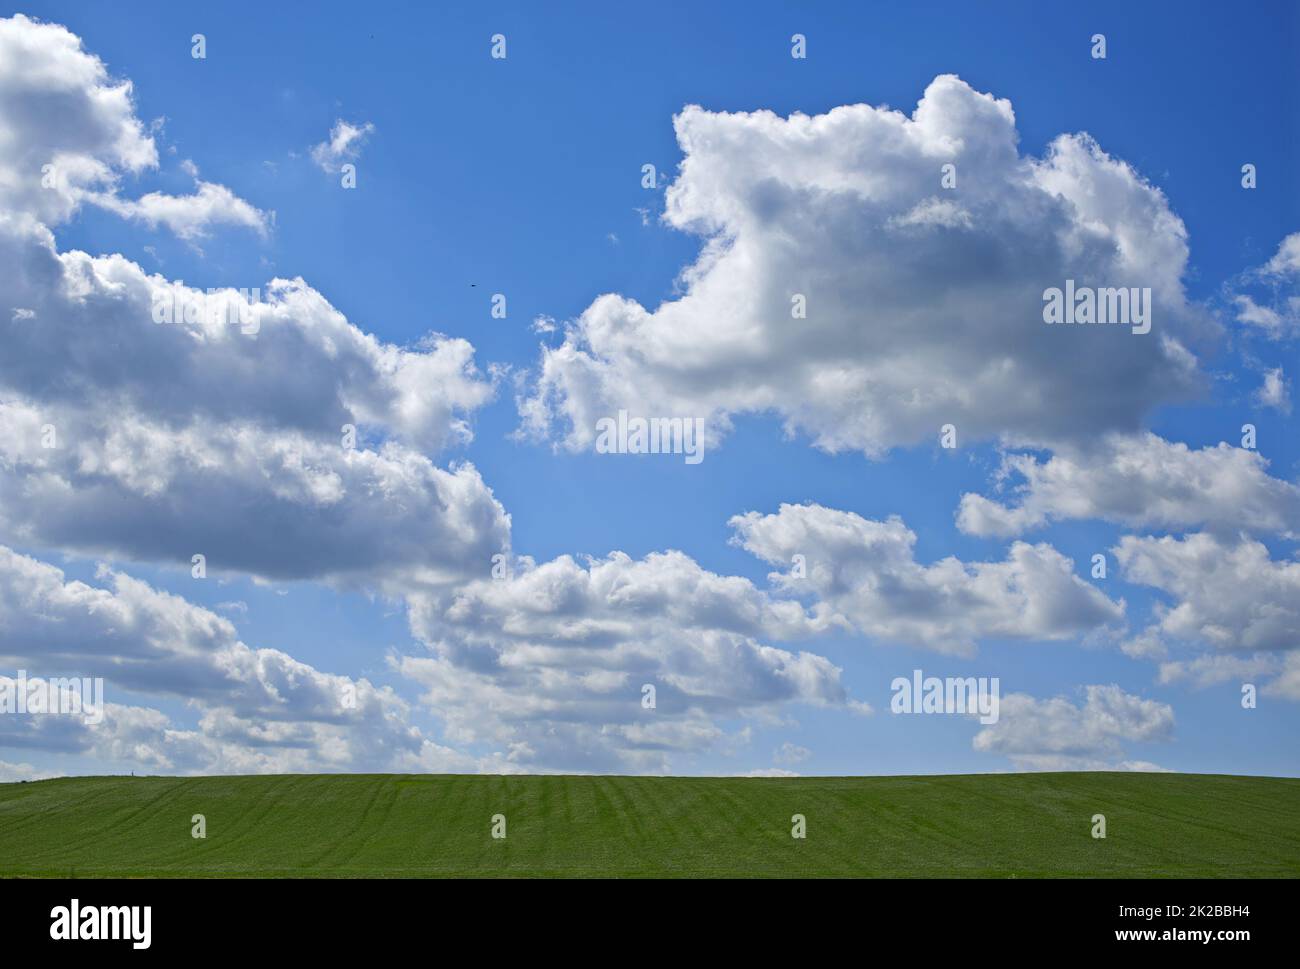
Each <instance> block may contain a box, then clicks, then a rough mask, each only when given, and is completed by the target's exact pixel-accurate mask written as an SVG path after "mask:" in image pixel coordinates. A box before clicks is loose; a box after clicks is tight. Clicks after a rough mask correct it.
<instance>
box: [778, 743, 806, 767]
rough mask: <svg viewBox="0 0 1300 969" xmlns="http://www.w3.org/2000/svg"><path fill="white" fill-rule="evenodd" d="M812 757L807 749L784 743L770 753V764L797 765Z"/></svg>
mask: <svg viewBox="0 0 1300 969" xmlns="http://www.w3.org/2000/svg"><path fill="white" fill-rule="evenodd" d="M811 756H812V751H811V750H809V749H808V748H807V747H800V746H799V745H798V744H795V743H791V742H790V741H788V740H787V741H786V742H785V743H783V744H782V745H781V746H780V747H778V748H777V749H776V750H775V751H773V752H772V762H773V763H776V764H799V763H802V762H803V761H805V760H807V759H808V758H809V757H811Z"/></svg>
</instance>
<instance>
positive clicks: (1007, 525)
mask: <svg viewBox="0 0 1300 969" xmlns="http://www.w3.org/2000/svg"><path fill="white" fill-rule="evenodd" d="M1267 468H1268V460H1267V459H1266V458H1264V457H1263V456H1261V455H1260V454H1259V452H1257V451H1250V450H1246V449H1244V448H1238V447H1232V446H1230V445H1228V444H1225V443H1220V444H1219V445H1217V446H1216V447H1205V448H1201V449H1199V450H1192V449H1191V448H1189V447H1187V445H1185V444H1181V443H1174V442H1170V441H1166V440H1164V439H1163V438H1160V437H1158V436H1156V435H1155V434H1150V433H1145V434H1137V435H1127V434H1125V435H1118V434H1117V435H1110V436H1108V437H1106V438H1104V439H1102V440H1101V441H1099V442H1096V443H1095V444H1093V445H1091V446H1089V447H1079V448H1068V449H1065V450H1064V451H1062V452H1060V453H1056V454H1053V455H1052V456H1051V457H1050V458H1049V459H1048V460H1046V461H1040V460H1039V459H1038V458H1037V457H1035V456H1034V455H1032V454H1008V455H1005V456H1004V457H1003V464H1002V469H1001V471H1000V473H999V479H1000V480H1005V479H1006V478H1009V477H1011V476H1013V475H1014V476H1017V477H1019V478H1020V479H1023V480H1022V483H1021V484H1019V485H1017V487H1016V488H1015V490H1014V494H1015V498H1016V503H1015V504H1014V505H1011V504H1002V503H999V502H997V501H993V500H991V499H988V498H985V497H983V496H981V495H976V494H969V493H968V494H965V495H963V496H962V499H961V507H960V509H959V510H958V513H957V524H958V527H960V528H961V530H962V531H964V532H967V533H969V534H972V535H999V536H1007V535H1017V534H1020V533H1022V532H1025V531H1028V530H1031V529H1035V528H1041V527H1043V526H1045V525H1047V524H1049V523H1051V522H1053V521H1065V520H1071V519H1093V518H1099V519H1104V520H1106V521H1113V522H1119V523H1121V524H1124V525H1128V526H1131V527H1144V528H1187V527H1197V526H1204V527H1207V528H1214V529H1219V530H1226V531H1228V532H1236V531H1237V530H1238V529H1241V528H1247V529H1251V530H1254V531H1264V532H1287V533H1289V532H1293V531H1300V487H1297V486H1296V485H1295V484H1293V483H1291V482H1288V481H1283V480H1281V479H1278V478H1274V477H1270V476H1269V474H1268V471H1267Z"/></svg>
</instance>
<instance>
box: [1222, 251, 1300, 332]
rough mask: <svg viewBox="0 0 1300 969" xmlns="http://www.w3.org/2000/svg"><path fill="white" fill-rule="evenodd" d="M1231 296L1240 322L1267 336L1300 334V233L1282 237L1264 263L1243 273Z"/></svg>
mask: <svg viewBox="0 0 1300 969" xmlns="http://www.w3.org/2000/svg"><path fill="white" fill-rule="evenodd" d="M1244 290H1252V292H1244ZM1230 299H1231V302H1232V304H1233V305H1234V306H1235V307H1236V318H1237V322H1239V323H1244V324H1245V325H1246V326H1247V327H1250V328H1253V329H1255V330H1258V331H1260V332H1261V333H1262V334H1263V335H1264V336H1265V337H1267V338H1268V339H1270V340H1283V339H1290V338H1293V337H1295V336H1297V335H1300V232H1295V233H1292V234H1291V235H1289V236H1287V237H1286V238H1285V239H1283V240H1282V242H1281V244H1280V245H1279V246H1278V247H1277V252H1276V253H1274V254H1273V257H1272V258H1271V259H1269V261H1268V262H1266V263H1265V264H1264V265H1262V266H1259V267H1256V268H1255V269H1252V270H1249V271H1247V272H1245V273H1243V274H1242V275H1241V276H1240V277H1239V278H1238V280H1236V285H1235V287H1234V291H1233V292H1232V293H1230Z"/></svg>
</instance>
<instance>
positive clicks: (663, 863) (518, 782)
mask: <svg viewBox="0 0 1300 969" xmlns="http://www.w3.org/2000/svg"><path fill="white" fill-rule="evenodd" d="M195 814H202V815H204V816H205V817H206V820H207V838H206V840H196V839H194V838H193V837H191V820H190V819H191V817H192V816H193V815H195ZM495 814H503V815H505V816H506V824H507V837H506V838H505V839H503V840H494V839H493V838H492V837H491V834H490V829H491V824H492V816H493V815H495ZM793 814H803V815H804V816H805V817H806V818H807V838H806V839H805V840H796V839H793V838H792V837H791V836H790V832H791V820H790V819H791V815H793ZM1094 814H1104V815H1105V816H1106V826H1107V837H1106V838H1105V839H1104V840H1100V839H1094V838H1093V837H1092V835H1091V831H1092V816H1093V815H1094ZM0 875H3V876H6V877H67V876H70V875H71V876H75V877H110V876H111V877H144V876H153V877H169V876H175V877H303V876H314V877H446V876H498V877H499V876H507V877H529V876H601V877H606V876H667V877H678V876H742V877H745V876H755V877H808V876H840V877H843V876H868V877H917V876H937V877H987V876H992V877H1021V878H1039V877H1120V878H1127V877H1175V878H1185V877H1258V876H1268V877H1279V876H1280V877H1296V876H1297V875H1300V779H1292V778H1257V777H1229V776H1218V775H1195V774H1120V773H1080V774H992V775H962V776H947V777H827V778H789V779H785V778H780V779H778V778H753V779H751V778H686V777H665V778H656V777H573V776H562V777H556V776H545V777H538V776H532V777H521V776H485V775H445V776H444V775H438V776H433V775H390V774H352V775H346V774H345V775H283V776H259V777H191V778H169V777H83V778H61V779H58V780H48V781H37V782H33V783H28V784H4V785H0Z"/></svg>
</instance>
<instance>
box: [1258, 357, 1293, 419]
mask: <svg viewBox="0 0 1300 969" xmlns="http://www.w3.org/2000/svg"><path fill="white" fill-rule="evenodd" d="M1255 403H1257V404H1259V405H1260V406H1261V407H1271V408H1273V409H1274V410H1277V411H1281V412H1282V413H1283V414H1289V413H1291V385H1290V383H1289V382H1288V381H1287V379H1286V375H1285V374H1283V373H1282V368H1281V367H1274V368H1273V369H1271V370H1266V371H1265V372H1264V382H1263V383H1262V384H1260V387H1259V390H1257V391H1255Z"/></svg>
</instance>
